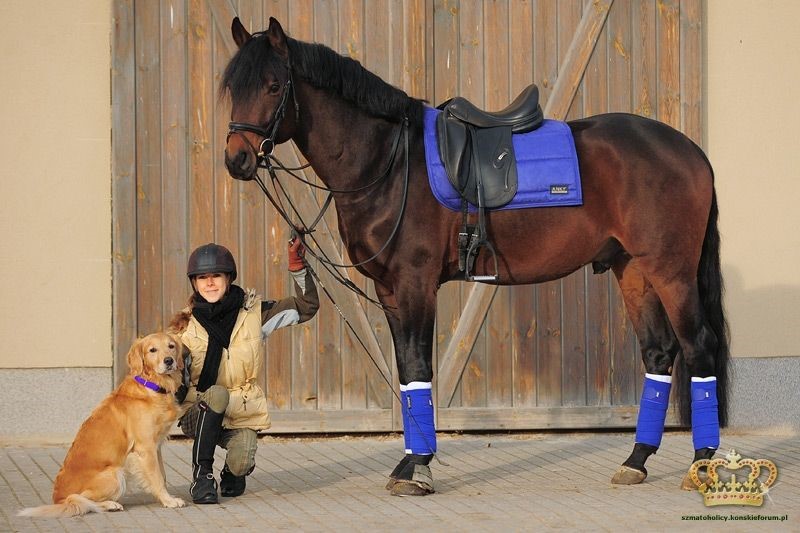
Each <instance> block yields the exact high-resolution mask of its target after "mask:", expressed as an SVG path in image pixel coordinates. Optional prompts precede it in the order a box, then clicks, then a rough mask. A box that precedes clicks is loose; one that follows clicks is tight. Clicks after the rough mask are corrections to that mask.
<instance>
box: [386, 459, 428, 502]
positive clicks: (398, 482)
mask: <svg viewBox="0 0 800 533" xmlns="http://www.w3.org/2000/svg"><path fill="white" fill-rule="evenodd" d="M409 478H410V479H409ZM390 482H391V481H390ZM387 488H388V487H387ZM390 490H391V494H392V496H427V495H428V494H433V493H434V492H435V491H434V490H433V473H431V468H430V467H429V466H428V465H418V464H413V463H409V464H408V465H406V467H405V468H404V469H403V472H401V474H400V476H399V477H398V478H397V479H395V480H394V482H393V484H392V486H391V488H390Z"/></svg>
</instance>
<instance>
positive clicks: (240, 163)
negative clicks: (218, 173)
mask: <svg viewBox="0 0 800 533" xmlns="http://www.w3.org/2000/svg"><path fill="white" fill-rule="evenodd" d="M235 164H236V166H237V167H238V168H240V169H242V170H247V154H246V153H245V152H239V153H238V154H236V161H235Z"/></svg>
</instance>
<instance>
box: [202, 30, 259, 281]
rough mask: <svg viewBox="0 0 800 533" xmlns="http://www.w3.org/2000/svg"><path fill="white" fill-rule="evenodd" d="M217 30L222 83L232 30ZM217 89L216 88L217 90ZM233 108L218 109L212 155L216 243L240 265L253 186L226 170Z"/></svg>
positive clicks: (215, 55) (216, 65) (215, 66)
mask: <svg viewBox="0 0 800 533" xmlns="http://www.w3.org/2000/svg"><path fill="white" fill-rule="evenodd" d="M216 28H217V30H216V31H214V32H212V35H213V39H212V43H213V44H212V73H213V78H212V79H213V80H219V79H220V78H221V77H222V73H223V71H224V70H225V67H226V66H227V65H228V61H230V59H231V53H230V51H229V49H228V47H227V46H225V45H224V42H225V41H226V40H227V39H228V38H229V37H230V36H229V34H230V30H228V31H227V32H226V33H222V32H221V30H219V26H218V25H217V26H216ZM213 89H216V87H214V88H213ZM230 116H231V109H230V106H228V105H219V106H216V108H215V109H214V117H213V120H214V128H213V130H212V139H213V143H214V146H215V147H216V148H215V149H214V150H213V151H212V152H211V154H212V157H213V168H214V207H213V210H212V212H213V216H214V242H216V243H217V244H221V245H223V246H225V247H226V248H228V249H229V250H230V251H231V253H232V254H233V257H234V258H235V260H236V264H237V265H239V264H242V263H243V261H242V253H241V242H240V240H239V237H240V235H241V228H240V223H239V222H240V221H239V198H240V196H241V193H242V188H243V187H244V186H248V185H251V186H252V184H250V183H246V182H241V181H239V180H235V179H233V178H231V176H230V174H229V173H228V169H226V168H225V160H224V155H223V148H224V147H225V144H226V142H227V141H226V138H227V133H228V132H227V129H228V128H227V127H226V126H227V124H228V121H230ZM236 282H237V283H242V280H241V279H237V280H236Z"/></svg>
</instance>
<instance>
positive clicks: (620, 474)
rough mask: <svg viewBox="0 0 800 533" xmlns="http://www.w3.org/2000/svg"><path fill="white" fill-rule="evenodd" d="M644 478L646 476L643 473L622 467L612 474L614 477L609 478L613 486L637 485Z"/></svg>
mask: <svg viewBox="0 0 800 533" xmlns="http://www.w3.org/2000/svg"><path fill="white" fill-rule="evenodd" d="M646 477H647V474H646V473H645V472H642V471H641V470H636V469H635V468H631V467H629V466H625V465H622V466H620V467H619V470H617V471H616V473H614V477H612V478H611V483H613V484H614V485H637V484H639V483H641V482H642V481H644V479H645V478H646Z"/></svg>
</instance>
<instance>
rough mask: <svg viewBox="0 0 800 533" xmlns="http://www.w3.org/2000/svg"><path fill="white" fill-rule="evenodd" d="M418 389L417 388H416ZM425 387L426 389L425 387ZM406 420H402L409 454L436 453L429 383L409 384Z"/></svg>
mask: <svg viewBox="0 0 800 533" xmlns="http://www.w3.org/2000/svg"><path fill="white" fill-rule="evenodd" d="M418 386H419V387H420V388H417V387H418ZM426 386H427V387H426ZM406 406H407V408H408V419H407V420H404V421H403V422H404V424H405V434H406V435H408V441H407V442H408V444H407V445H406V446H407V447H408V448H409V449H411V453H414V454H419V455H430V454H433V453H436V428H435V426H434V423H433V398H432V396H431V389H430V383H419V382H412V383H409V385H408V387H407V388H406Z"/></svg>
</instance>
